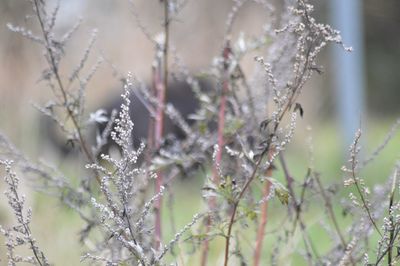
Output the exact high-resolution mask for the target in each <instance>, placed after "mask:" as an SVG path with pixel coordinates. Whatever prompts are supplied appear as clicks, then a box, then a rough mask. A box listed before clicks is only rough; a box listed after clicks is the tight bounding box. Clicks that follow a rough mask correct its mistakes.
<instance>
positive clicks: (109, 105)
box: [41, 79, 213, 156]
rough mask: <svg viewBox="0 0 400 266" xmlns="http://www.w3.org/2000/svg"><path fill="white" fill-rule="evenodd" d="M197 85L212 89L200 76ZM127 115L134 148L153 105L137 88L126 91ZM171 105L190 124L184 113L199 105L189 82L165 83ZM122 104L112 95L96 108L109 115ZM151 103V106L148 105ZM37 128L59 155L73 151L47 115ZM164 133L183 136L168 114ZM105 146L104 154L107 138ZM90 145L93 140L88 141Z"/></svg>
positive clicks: (145, 129) (91, 135)
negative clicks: (129, 119) (131, 123)
mask: <svg viewBox="0 0 400 266" xmlns="http://www.w3.org/2000/svg"><path fill="white" fill-rule="evenodd" d="M198 81H199V85H200V88H201V90H202V91H209V90H211V89H212V87H213V86H212V83H211V82H210V81H208V80H206V79H200V80H198ZM130 100H131V104H130V116H131V119H132V121H133V123H134V128H133V143H134V146H135V147H136V148H137V147H138V146H139V145H140V143H141V142H142V141H146V139H147V137H148V127H149V122H150V113H149V109H151V108H153V109H154V105H151V104H149V103H148V101H147V100H146V99H145V97H143V94H142V93H141V92H139V91H136V92H134V93H131V94H130ZM168 103H169V104H172V105H173V106H174V108H175V109H176V110H177V111H178V112H179V113H180V114H181V116H182V118H183V119H184V120H185V121H186V122H187V123H188V124H189V125H191V124H192V123H193V121H192V120H190V119H188V115H190V114H193V113H195V112H196V110H197V109H198V108H199V100H198V99H197V98H196V95H195V93H194V92H193V90H192V87H191V85H189V84H188V83H187V82H186V81H181V80H174V81H171V82H170V83H169V84H168V89H167V93H166V104H168ZM121 104H122V98H121V96H120V95H117V96H114V97H112V98H111V99H110V100H109V101H108V102H106V103H105V104H102V105H99V106H98V108H97V109H104V110H105V111H106V112H107V114H108V115H110V114H111V112H112V110H117V111H119V110H120V107H121ZM149 106H151V108H149ZM41 124H42V126H41V128H43V129H45V132H42V135H43V136H45V138H46V139H47V142H49V143H50V146H53V147H55V149H56V150H58V151H59V152H60V154H62V155H63V156H68V155H70V154H74V152H73V151H74V150H75V151H76V148H75V147H73V146H74V145H71V143H70V142H68V141H67V140H66V139H65V137H63V136H62V133H60V132H57V129H56V127H57V126H56V125H55V123H54V122H53V121H51V120H50V119H49V118H47V117H46V118H44V119H42V121H41ZM105 124H106V123H103V124H100V125H98V130H97V134H98V133H100V134H101V132H102V130H104V127H105ZM90 131H93V130H89V131H88V132H89V133H87V134H86V135H88V136H89V138H88V139H89V143H90V142H93V141H91V140H95V133H90ZM163 135H164V136H170V137H171V138H170V139H178V140H179V139H183V138H185V134H184V132H183V130H182V129H181V128H180V127H179V126H178V125H177V124H176V123H175V122H173V121H171V119H170V118H169V117H168V115H164V129H163ZM108 142H109V143H107V144H106V145H104V147H103V148H102V150H101V153H108V150H109V148H110V145H112V141H111V140H110V139H109V141H108ZM91 144H93V143H91Z"/></svg>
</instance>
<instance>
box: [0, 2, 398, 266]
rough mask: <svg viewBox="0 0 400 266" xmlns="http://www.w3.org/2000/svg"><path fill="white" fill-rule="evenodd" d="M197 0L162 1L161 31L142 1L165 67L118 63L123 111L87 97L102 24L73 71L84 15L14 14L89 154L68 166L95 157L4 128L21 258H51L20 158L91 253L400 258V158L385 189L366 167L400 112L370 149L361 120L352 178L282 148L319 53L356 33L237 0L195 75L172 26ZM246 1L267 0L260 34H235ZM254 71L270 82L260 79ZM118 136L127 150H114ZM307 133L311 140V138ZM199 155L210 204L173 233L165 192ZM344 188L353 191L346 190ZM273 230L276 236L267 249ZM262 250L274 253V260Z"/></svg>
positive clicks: (202, 259)
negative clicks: (29, 203) (65, 157)
mask: <svg viewBox="0 0 400 266" xmlns="http://www.w3.org/2000/svg"><path fill="white" fill-rule="evenodd" d="M186 2H187V1H173V0H162V1H160V7H162V8H163V10H164V15H163V18H162V21H163V22H162V28H161V31H162V32H163V33H162V34H161V35H157V37H155V38H153V37H152V36H151V34H150V33H149V32H150V31H149V30H148V29H147V28H146V25H145V24H144V23H143V22H142V21H141V17H140V12H139V11H138V10H136V5H135V4H134V3H133V1H131V7H132V10H133V14H134V17H135V20H136V22H137V24H138V25H139V28H140V29H141V30H142V31H143V33H144V34H145V35H146V37H147V38H148V39H149V40H150V41H151V43H152V44H155V51H154V53H155V62H153V63H151V62H150V63H149V66H152V67H153V75H152V80H153V84H152V86H150V89H149V88H148V87H147V86H146V85H145V84H144V83H143V82H139V81H137V80H135V79H134V78H133V77H132V76H131V74H128V75H127V76H125V75H120V76H121V78H122V80H123V82H124V88H123V91H122V95H121V96H122V100H121V104H120V110H119V111H113V112H112V113H111V114H107V113H106V112H105V110H103V109H99V110H97V111H94V112H92V113H90V112H88V110H87V106H86V100H85V94H86V93H85V92H86V90H87V88H88V86H89V83H90V80H91V78H92V77H93V75H94V74H95V72H96V70H97V69H98V67H99V66H100V64H101V63H102V62H103V59H102V58H101V57H99V58H98V59H97V61H96V63H95V64H94V65H93V66H92V67H91V68H90V69H89V70H88V71H87V73H86V74H83V73H84V72H85V71H86V70H87V62H88V59H89V57H90V56H91V55H92V54H93V53H94V52H93V50H94V47H95V41H96V35H97V31H93V33H92V35H91V36H90V38H89V41H88V45H87V48H86V49H84V51H83V52H82V57H81V60H80V61H79V62H78V63H77V65H76V66H75V67H73V68H72V69H71V70H70V73H66V72H67V71H66V72H65V73H64V68H63V71H62V70H61V68H60V64H61V62H62V60H64V58H65V57H66V56H67V55H66V54H65V50H66V49H65V48H66V44H67V42H68V41H69V40H70V39H71V38H72V37H73V35H74V33H75V32H76V31H77V30H78V27H79V25H80V24H81V23H82V22H81V21H79V22H78V23H77V24H76V25H75V26H74V27H72V28H71V29H70V30H68V31H67V32H65V34H64V35H63V36H61V37H59V34H56V32H55V30H54V29H55V24H56V22H57V16H58V12H59V9H60V6H59V4H58V5H56V6H55V8H54V9H53V10H51V11H49V8H48V6H47V4H46V2H45V1H42V0H32V1H31V3H32V10H33V12H34V14H35V18H36V22H37V24H38V28H39V31H40V33H38V34H36V33H33V30H31V29H28V28H23V27H19V26H14V25H11V24H9V25H8V28H9V29H10V30H11V31H13V32H16V33H19V34H21V35H22V36H24V37H26V38H28V39H30V40H32V41H33V42H34V43H36V44H38V45H39V46H40V47H41V48H42V49H43V51H44V57H45V59H46V62H47V67H46V68H45V70H44V71H43V72H42V76H41V81H42V82H44V83H45V84H46V85H47V86H48V88H49V89H50V90H51V91H52V92H53V97H52V99H50V100H49V101H48V102H47V103H46V104H44V105H40V104H35V107H36V109H38V110H39V111H40V112H41V113H43V114H44V115H45V116H47V117H49V118H50V119H51V120H52V121H54V122H55V124H57V125H58V126H59V128H60V129H61V130H62V131H63V132H64V134H65V135H66V138H67V139H68V141H69V143H70V144H72V145H74V146H76V147H78V149H79V151H80V152H81V153H82V154H83V155H84V157H85V160H84V162H83V163H82V162H81V161H74V162H73V163H74V164H73V165H71V166H70V167H82V168H85V172H82V173H84V174H82V176H74V177H69V176H68V175H67V174H64V173H63V172H62V171H61V170H59V169H57V168H56V167H53V166H51V165H50V164H49V163H48V162H43V161H38V162H35V161H32V160H30V159H28V157H27V156H25V155H24V154H23V153H22V152H20V151H19V150H18V149H17V148H16V147H15V146H14V145H13V144H12V143H11V142H10V141H9V140H8V139H7V137H6V136H4V135H3V134H0V159H1V161H0V164H1V165H4V166H5V169H6V177H5V182H6V186H7V191H6V197H7V198H8V203H9V205H10V207H11V209H12V212H13V213H14V214H15V216H16V226H13V227H10V229H5V227H0V231H1V232H2V234H3V235H4V236H5V237H6V248H7V251H8V263H9V265H15V264H16V263H19V262H28V263H31V264H36V265H37V264H38V265H49V262H48V261H47V259H46V257H45V255H44V254H45V252H42V251H41V250H40V249H39V247H38V243H37V242H36V240H35V239H34V237H33V236H32V232H31V230H30V222H31V218H32V212H31V211H30V210H28V211H27V212H25V211H24V203H25V202H24V198H23V197H22V196H20V194H19V191H18V184H19V183H18V178H17V176H16V174H15V173H14V172H13V170H12V169H11V167H12V163H11V161H9V160H13V161H14V164H13V167H14V168H16V167H18V169H20V170H21V174H23V175H24V176H27V177H30V178H31V180H30V181H31V182H30V183H32V184H33V185H34V187H35V188H36V189H37V190H39V191H41V192H44V193H48V194H50V195H53V196H55V197H58V198H59V199H60V201H61V202H62V203H64V204H65V205H66V206H68V207H69V208H71V209H73V210H74V211H75V212H77V213H78V214H79V217H80V218H81V219H82V220H83V221H84V222H85V227H84V228H83V229H82V231H81V232H80V239H79V240H80V242H81V243H83V244H87V243H88V242H89V240H90V243H91V245H86V246H84V247H83V248H82V254H84V255H82V258H81V261H82V262H83V263H89V264H94V265H166V264H167V263H170V262H172V263H176V264H178V261H179V265H181V264H182V265H184V264H185V261H186V260H189V258H190V257H191V256H192V253H189V254H186V253H185V252H186V249H185V248H181V246H180V245H181V244H182V245H183V244H185V245H187V246H190V247H192V248H193V250H192V252H195V253H196V254H199V257H198V260H199V264H201V265H207V264H211V261H213V263H214V262H215V261H216V260H215V258H211V254H212V253H216V252H218V253H220V255H219V258H217V259H219V260H220V261H223V264H224V265H235V264H240V265H247V264H249V262H252V263H253V265H266V264H271V265H288V264H290V263H291V262H292V261H291V260H292V257H295V255H300V257H302V258H303V260H302V262H304V263H307V264H308V265H358V264H360V263H364V264H365V265H370V264H373V265H380V264H382V262H383V261H384V260H386V259H387V262H388V264H389V265H395V264H396V263H397V262H398V261H399V259H400V256H398V254H397V249H398V246H399V245H400V243H399V232H400V218H399V217H400V216H399V213H398V212H399V209H400V201H399V199H398V198H399V197H398V195H397V194H398V192H397V189H398V185H399V181H398V180H399V173H400V166H399V164H398V165H397V166H396V167H395V170H394V173H393V175H392V177H391V178H389V180H388V181H387V182H386V183H384V184H380V185H376V186H375V187H374V188H373V189H370V188H369V186H368V185H367V182H366V180H365V179H364V178H362V177H361V171H362V169H363V167H365V166H366V165H367V164H369V163H373V160H374V159H375V158H376V157H377V156H379V153H380V152H381V151H382V150H383V149H384V148H385V146H386V145H387V144H388V143H389V141H390V139H391V138H392V137H393V136H394V135H395V133H396V130H397V129H398V127H399V124H400V123H399V121H400V120H399V121H397V123H396V124H395V125H394V126H393V128H392V129H391V130H390V132H389V134H388V137H387V138H386V139H385V140H384V142H383V144H382V145H380V146H378V148H377V149H376V150H375V151H374V152H373V153H372V155H371V156H368V157H366V159H364V160H361V159H360V158H359V157H360V138H361V131H358V132H357V134H356V138H355V141H354V143H353V144H352V146H351V148H350V160H349V165H348V166H345V167H343V168H342V169H343V171H344V174H345V178H344V186H342V184H340V185H339V186H338V185H337V184H326V183H325V182H323V181H322V179H321V178H320V177H321V176H322V175H323V174H320V173H318V172H317V171H316V169H314V167H313V166H312V163H310V165H309V166H305V167H304V170H305V171H306V172H307V174H306V176H305V177H304V179H303V180H301V179H299V178H298V177H296V178H295V176H296V175H298V173H293V170H292V167H291V165H290V164H289V163H287V161H286V159H285V153H284V151H285V149H286V147H287V146H288V145H289V144H290V142H291V141H292V139H293V136H294V134H295V130H296V125H297V121H298V120H299V119H301V118H302V117H303V116H304V109H305V108H304V107H303V106H302V104H301V103H300V102H299V96H300V95H301V93H302V91H303V89H305V87H306V84H307V82H308V81H309V79H310V78H311V77H312V75H313V74H314V73H317V74H321V73H322V70H321V66H320V65H319V63H318V55H319V54H320V52H321V51H322V50H323V48H325V47H326V46H327V45H328V44H330V43H333V44H338V45H340V46H342V47H343V48H344V49H345V50H347V51H351V48H348V47H345V46H344V44H343V42H342V39H341V37H340V34H339V31H337V30H334V29H332V28H331V27H330V26H329V25H327V24H323V23H318V22H317V21H316V19H315V18H314V17H313V6H312V5H311V4H310V3H309V1H307V0H285V1H282V3H281V4H282V6H281V7H280V8H277V7H276V6H275V5H274V3H272V1H271V2H270V1H266V0H252V1H250V0H248V1H246V0H235V1H233V6H232V9H231V11H230V13H229V14H228V17H227V19H226V31H225V32H226V34H225V37H224V40H222V41H221V47H222V51H221V53H220V55H217V56H216V57H215V58H214V60H213V63H212V66H211V68H210V69H209V70H207V71H204V73H202V74H201V75H200V76H196V75H192V74H190V72H189V71H188V69H187V68H186V67H185V65H184V63H183V62H182V61H181V59H180V57H179V54H178V52H179V51H176V50H175V48H174V44H173V41H172V38H171V36H172V35H171V31H172V30H173V27H171V25H173V23H174V22H175V20H176V19H177V18H178V16H179V11H180V10H181V9H182V8H184V6H185V4H186ZM248 3H251V4H254V5H257V6H259V7H262V9H263V10H264V11H265V13H266V14H267V15H268V17H269V18H270V20H269V21H268V25H266V26H264V27H263V33H262V34H261V36H256V37H254V38H249V37H247V36H246V35H245V34H239V37H237V39H235V38H234V37H233V36H235V35H234V34H233V32H234V29H235V21H236V19H237V17H238V16H239V13H240V11H241V10H242V8H243V6H244V5H246V4H248ZM280 9H282V11H279V10H280ZM29 19H33V18H32V17H30V18H29ZM160 36H161V37H160ZM251 52H257V53H259V56H257V57H256V58H255V60H254V65H255V66H256V67H257V68H258V70H257V71H256V74H255V76H254V77H251V78H249V77H247V76H246V74H245V73H246V71H244V66H243V64H242V59H243V58H244V57H245V56H247V55H248V54H249V53H251ZM173 60H174V61H175V62H172V61H173ZM173 66H174V67H176V68H177V70H176V69H174V68H173ZM114 70H115V69H114V67H113V71H114ZM173 79H180V80H181V81H183V82H184V83H185V84H187V85H188V87H191V89H192V90H193V95H194V96H195V97H196V102H197V103H198V105H199V108H198V109H197V111H196V112H195V113H192V114H186V113H181V112H180V110H179V108H178V107H175V106H173V105H172V104H170V103H168V102H166V99H168V98H167V97H166V96H167V95H168V93H169V91H170V90H171V89H172V88H171V86H173V84H174V83H173V82H170V81H171V80H173ZM252 80H256V81H257V80H258V81H260V82H258V83H259V84H262V86H257V82H251V81H252ZM210 87H212V89H210ZM259 87H261V88H259ZM241 92H244V93H241ZM134 97H136V98H138V99H139V100H140V101H141V102H142V103H143V104H144V105H145V107H146V108H147V111H148V112H149V114H150V115H149V119H150V121H148V122H149V123H148V124H149V125H150V126H149V128H147V129H146V130H148V136H147V139H146V140H143V142H142V143H141V144H140V146H135V143H134V134H135V127H141V126H142V125H140V124H139V125H138V124H136V125H134V124H133V122H132V117H131V116H130V113H131V108H132V106H131V100H132V99H133V98H134ZM166 117H168V118H169V120H171V121H172V123H173V124H175V125H176V126H177V127H179V128H180V129H181V131H182V135H184V137H183V138H178V137H177V136H168V135H166V134H164V133H165V128H164V127H165V121H166V120H165V118H166ZM189 120H191V121H190V122H189ZM100 124H103V126H101V128H103V130H102V131H101V132H100V131H99V128H100V126H99V125H100ZM91 127H92V128H93V127H94V128H96V127H98V128H97V129H98V132H99V133H98V134H97V135H94V134H91V130H90V128H91ZM94 131H95V130H94ZM111 142H113V143H114V144H115V145H116V146H117V147H118V149H117V150H118V151H117V152H104V149H103V148H104V147H105V146H107V145H109V144H110V143H111ZM308 145H309V146H310V149H311V145H312V144H311V142H310V143H308ZM359 161H360V163H359ZM199 165H201V167H199ZM199 168H202V169H203V170H205V171H203V173H204V176H205V177H204V186H203V188H202V195H203V199H202V200H204V202H205V203H206V204H205V205H206V207H205V208H203V209H199V210H196V211H195V213H196V214H195V215H194V216H193V218H192V220H190V221H187V225H186V226H183V228H181V229H180V230H179V229H175V225H174V222H172V225H171V227H173V228H174V230H173V231H174V233H173V235H174V236H173V237H172V239H171V240H170V241H169V242H165V240H164V239H165V237H164V238H163V236H162V229H163V228H164V227H165V226H166V225H167V224H168V221H166V220H165V219H163V216H162V215H161V213H162V208H163V206H165V205H163V204H162V202H163V201H162V197H163V196H164V194H166V193H167V192H168V193H174V191H175V187H176V186H175V184H176V183H175V180H176V177H177V176H179V175H180V174H181V173H182V172H183V173H185V175H186V176H194V175H198V174H199V172H201V170H199ZM277 172H281V173H282V176H283V177H284V178H283V180H278V179H277V178H275V176H276V175H275V173H277ZM76 180H78V182H75V181H76ZM153 191H155V192H153ZM341 191H343V192H345V193H346V194H348V195H349V197H348V198H343V193H340V192H341ZM199 194H200V193H199ZM199 200H201V199H199ZM273 200H278V201H279V202H280V203H281V205H280V207H279V208H280V211H279V212H275V211H274V209H271V208H270V207H269V204H270V203H271V201H273ZM316 202H317V203H316ZM321 203H323V204H321ZM315 205H318V207H319V208H320V209H321V206H323V208H322V209H323V214H322V218H321V220H320V221H319V222H320V223H319V224H318V225H317V226H318V227H319V228H322V229H323V231H324V232H325V233H326V234H325V235H324V236H321V239H322V240H320V239H318V241H325V242H326V243H327V246H328V248H324V249H322V248H320V247H319V246H318V245H317V243H316V239H315V236H313V235H312V234H311V233H310V230H309V229H310V228H311V227H313V226H315V222H314V221H312V219H310V216H313V215H314V214H315V209H316V208H314V206H315ZM382 206H386V207H382ZM170 208H172V207H170ZM339 209H340V210H341V211H342V212H343V213H345V214H346V215H349V216H351V222H349V223H345V222H342V217H340V216H339V215H338V210H339ZM171 213H173V212H172V211H171ZM171 215H173V214H171ZM271 217H273V218H275V217H279V219H280V218H282V220H283V221H282V223H280V224H279V228H278V229H277V230H268V225H269V223H270V220H271ZM174 218H175V217H172V219H171V220H174ZM200 221H201V222H200ZM249 228H250V229H254V230H253V231H254V235H255V239H254V245H251V244H246V243H247V242H252V241H251V240H248V238H249V236H248V235H245V233H243V232H242V230H248V229H249ZM267 235H268V237H266V236H267ZM270 236H271V237H270ZM376 239H379V240H378V242H376V241H375V240H376ZM221 240H222V241H221ZM266 241H270V242H271V243H273V245H272V246H273V247H272V248H271V249H270V250H268V252H265V250H266V249H267V248H266V247H265V246H264V243H265V242H266ZM374 241H375V242H374ZM299 242H302V243H301V244H300V243H299ZM214 243H223V248H222V249H217V250H216V251H215V252H210V251H214V250H212V249H213V248H215V247H214ZM19 246H26V247H27V248H29V249H30V250H31V252H32V255H31V256H27V257H23V256H18V255H16V254H17V248H18V247H19ZM175 247H177V250H179V251H178V252H176V250H175ZM185 247H186V246H185ZM263 253H267V255H268V256H270V261H266V260H265V257H266V256H263ZM167 255H169V256H167ZM372 256H373V258H372ZM213 259H214V260H213ZM371 261H373V262H372V263H371ZM55 263H57V262H55ZM220 263H221V262H220Z"/></svg>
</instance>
